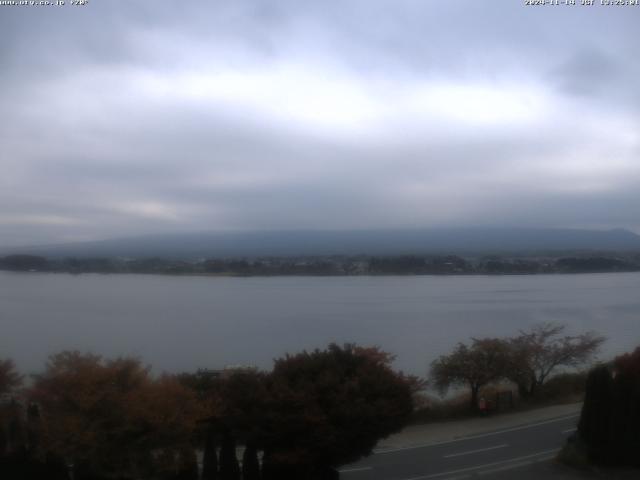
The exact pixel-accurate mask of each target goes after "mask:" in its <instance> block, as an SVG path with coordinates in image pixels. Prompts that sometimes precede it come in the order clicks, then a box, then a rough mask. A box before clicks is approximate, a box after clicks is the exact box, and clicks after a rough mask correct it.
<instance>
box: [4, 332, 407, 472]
mask: <svg viewBox="0 0 640 480" xmlns="http://www.w3.org/2000/svg"><path fill="white" fill-rule="evenodd" d="M391 361H392V357H391V356H390V355H389V354H387V353H385V352H383V351H381V350H379V349H377V348H361V347H357V346H354V345H345V346H343V347H340V346H337V345H330V346H329V347H328V348H327V349H326V350H322V351H320V350H316V351H314V352H303V353H300V354H297V355H293V356H286V357H284V358H281V359H279V360H276V362H275V365H274V367H273V370H272V371H271V372H268V373H267V372H260V371H257V370H254V369H240V370H237V371H231V372H229V371H226V372H217V371H211V370H200V371H198V372H195V373H184V374H181V375H161V376H158V377H154V376H153V375H151V373H150V371H149V368H148V367H145V366H144V365H143V364H142V363H141V362H140V361H139V360H137V359H132V358H117V359H103V358H101V357H99V356H95V355H92V354H82V353H79V352H62V353H59V354H57V355H54V356H52V357H51V358H50V359H49V361H48V363H47V365H46V368H45V369H44V371H43V372H42V373H40V374H38V375H35V376H34V377H33V382H32V384H31V385H29V386H28V387H27V388H24V389H21V388H20V387H21V384H22V380H23V378H22V377H21V376H20V375H18V373H17V372H16V371H15V369H14V367H13V364H12V363H11V362H10V361H4V362H2V363H1V364H0V395H2V399H3V401H2V403H1V404H0V427H1V430H0V459H1V460H0V478H3V479H4V478H7V479H14V478H15V479H18V478H19V479H25V480H26V479H30V478H34V479H36V478H37V479H61V480H62V479H65V480H66V479H68V478H69V475H70V472H72V474H73V478H74V480H98V479H100V480H102V479H121V480H124V479H162V480H179V479H181V480H195V479H197V478H198V464H197V452H198V451H199V452H201V454H202V455H203V457H202V472H201V473H202V477H201V478H203V479H205V480H213V479H220V480H239V479H240V478H242V479H244V480H252V479H258V478H262V479H264V480H271V479H274V480H275V479H277V480H287V479H292V480H293V479H302V478H304V479H309V480H314V479H331V478H337V472H336V470H335V468H337V467H338V466H340V465H342V464H345V463H349V462H352V461H355V460H357V459H358V458H360V457H362V456H364V455H367V454H369V453H370V452H371V450H372V449H373V447H374V446H375V444H376V443H377V441H378V440H379V439H381V438H383V437H386V436H388V435H389V434H391V433H393V432H396V431H398V430H400V429H401V428H402V427H403V426H404V425H405V423H406V422H407V421H408V419H409V418H410V415H411V413H412V411H413V394H414V392H415V390H416V389H417V388H418V385H419V383H418V382H417V380H416V379H414V378H410V377H406V376H404V375H402V374H401V373H397V372H394V371H393V370H392V369H391V367H390V363H391ZM238 445H241V446H243V447H244V453H243V461H242V467H241V466H240V463H239V462H238V460H237V458H236V447H237V446H238ZM259 456H261V458H262V461H259Z"/></svg>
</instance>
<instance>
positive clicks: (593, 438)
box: [560, 347, 640, 468]
mask: <svg viewBox="0 0 640 480" xmlns="http://www.w3.org/2000/svg"><path fill="white" fill-rule="evenodd" d="M560 459H561V460H563V461H564V462H565V463H569V464H571V465H574V466H579V467H583V468H584V467H589V466H593V465H597V466H605V467H636V468H640V347H638V348H637V349H636V350H635V351H634V352H633V353H627V354H625V355H621V356H619V357H617V358H616V359H615V360H614V361H613V362H611V363H610V364H607V365H600V366H597V367H595V368H593V369H592V370H591V371H590V372H589V376H588V377H587V384H586V393H585V400H584V405H583V407H582V414H581V416H580V422H579V423H578V431H577V432H576V434H575V435H574V436H573V437H572V438H571V439H570V440H569V443H568V444H567V446H566V447H565V448H564V449H563V451H562V452H561V454H560Z"/></svg>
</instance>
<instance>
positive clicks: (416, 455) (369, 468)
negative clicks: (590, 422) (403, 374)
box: [340, 414, 578, 480]
mask: <svg viewBox="0 0 640 480" xmlns="http://www.w3.org/2000/svg"><path fill="white" fill-rule="evenodd" d="M577 421H578V415H577V414H575V415H570V416H565V417H560V418H556V419H551V420H546V421H541V422H538V423H533V424H529V425H523V426H519V427H513V428H508V429H504V430H498V431H495V432H489V433H483V434H480V435H474V436H470V437H466V438H460V439H457V440H452V441H447V442H441V443H434V444H430V445H424V446H412V447H408V448H398V449H394V450H386V451H378V452H377V453H375V454H374V455H372V456H370V457H367V458H366V459H363V460H362V461H360V462H358V463H355V464H352V465H349V466H345V467H344V468H342V469H341V470H340V472H341V475H340V478H341V479H343V480H429V479H436V480H453V479H456V480H458V479H463V478H470V477H480V476H481V477H483V478H487V479H490V478H509V477H508V476H505V474H507V473H508V472H509V471H511V473H513V474H514V475H515V473H516V472H515V470H514V469H524V470H526V469H527V468H530V467H531V466H532V465H536V464H538V465H539V464H541V463H544V462H547V463H550V461H551V459H552V458H554V457H555V456H556V454H557V452H558V451H559V449H560V448H561V447H562V446H563V445H564V443H565V442H566V440H567V437H568V436H569V435H570V434H571V433H572V432H573V431H575V428H576V422H577ZM525 467H526V468H525ZM515 478H519V479H521V480H522V479H524V478H529V475H526V474H524V475H520V474H518V475H517V476H516V477H515ZM538 478H539V477H538Z"/></svg>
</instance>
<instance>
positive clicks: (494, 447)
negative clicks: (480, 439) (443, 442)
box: [443, 443, 509, 458]
mask: <svg viewBox="0 0 640 480" xmlns="http://www.w3.org/2000/svg"><path fill="white" fill-rule="evenodd" d="M508 446H509V445H507V444H506V443H503V444H502V445H495V446H493V447H487V448H478V449H477V450H469V451H466V452H460V453H452V454H450V455H444V456H443V458H453V457H462V456H463V455H471V454H472V453H480V452H486V451H488V450H495V449H497V448H504V447H508Z"/></svg>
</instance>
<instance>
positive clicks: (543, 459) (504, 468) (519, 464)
mask: <svg viewBox="0 0 640 480" xmlns="http://www.w3.org/2000/svg"><path fill="white" fill-rule="evenodd" d="M556 453H557V452H554V453H552V454H550V455H546V456H541V457H537V458H535V459H533V460H528V461H524V462H516V463H510V464H509V465H505V466H502V467H494V468H490V469H489V470H481V471H479V472H478V475H491V474H492V473H498V472H505V471H507V470H513V469H514V468H520V467H526V466H527V465H531V464H533V463H537V462H546V461H548V460H552V459H553V457H555V456H556ZM446 480H451V479H446Z"/></svg>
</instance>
